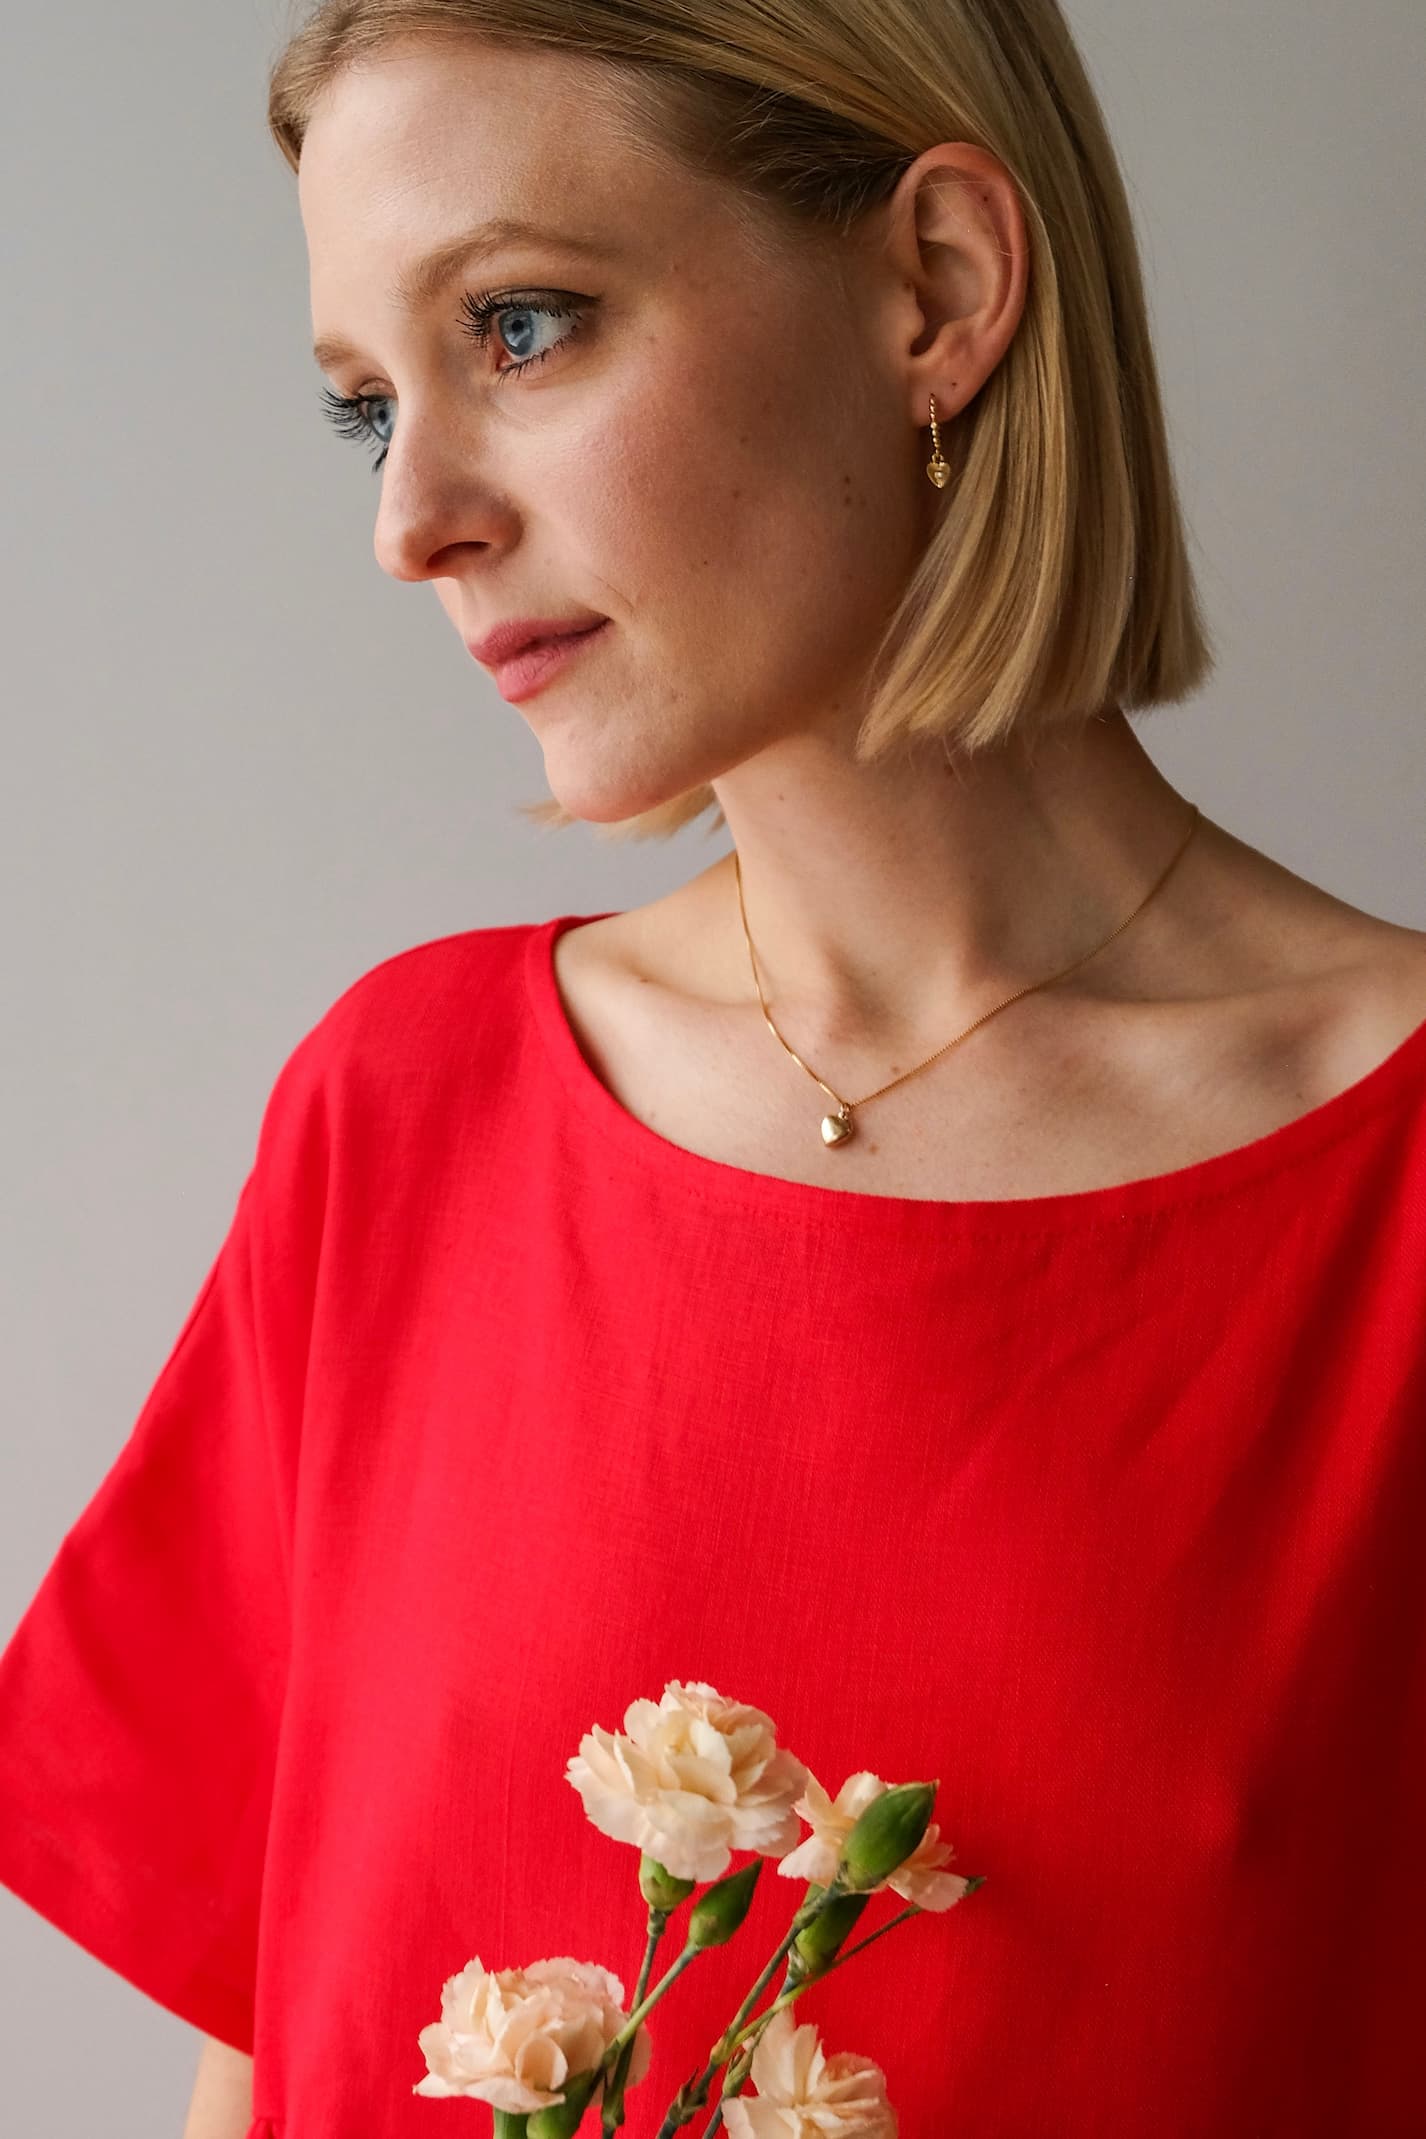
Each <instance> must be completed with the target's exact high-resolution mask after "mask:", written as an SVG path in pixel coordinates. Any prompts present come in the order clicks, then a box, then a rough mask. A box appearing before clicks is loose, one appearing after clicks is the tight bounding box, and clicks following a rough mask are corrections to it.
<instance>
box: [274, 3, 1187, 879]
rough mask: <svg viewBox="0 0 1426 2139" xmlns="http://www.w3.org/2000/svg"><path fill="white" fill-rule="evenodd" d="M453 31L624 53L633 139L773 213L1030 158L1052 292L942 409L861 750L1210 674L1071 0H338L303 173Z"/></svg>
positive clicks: (1121, 217) (286, 99)
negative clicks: (928, 527)
mask: <svg viewBox="0 0 1426 2139" xmlns="http://www.w3.org/2000/svg"><path fill="white" fill-rule="evenodd" d="M429 37H455V38H461V39H468V38H473V39H477V40H484V41H486V42H489V43H498V44H500V45H502V46H506V47H512V46H513V47H526V48H529V47H541V48H549V47H556V48H558V49H559V50H561V51H563V52H567V53H571V54H574V55H576V56H581V57H585V58H588V59H591V60H598V61H601V62H603V64H604V65H605V67H606V68H607V69H608V82H609V89H610V94H611V99H612V108H613V109H615V110H616V111H617V113H618V114H619V117H620V120H621V123H623V124H625V125H627V126H628V127H629V128H630V129H631V130H632V134H631V137H632V138H635V139H638V140H640V141H642V142H643V143H645V144H648V145H652V146H653V147H654V148H655V149H656V150H657V151H660V152H662V153H668V154H672V155H674V156H675V157H678V158H681V159H683V160H684V161H686V162H687V163H688V164H689V165H690V166H692V167H694V168H696V169H698V170H699V171H700V172H703V173H705V174H708V175H712V176H715V177H718V178H721V179H724V180H725V181H727V182H728V183H729V184H730V185H731V186H732V187H733V188H734V189H735V190H736V191H737V193H738V194H739V195H740V196H741V207H742V209H743V211H744V212H745V216H746V221H747V225H748V228H749V229H750V231H753V232H756V231H757V230H758V229H759V228H762V229H766V230H773V231H778V232H786V233H788V234H795V232H796V230H797V229H798V228H808V227H812V228H816V229H819V230H822V231H827V230H835V231H840V232H843V233H846V232H848V231H849V230H850V229H851V228H852V227H853V226H854V224H855V222H856V219H857V217H858V216H859V215H860V214H861V213H862V211H863V210H865V209H868V208H870V207H873V206H874V205H876V204H877V203H878V202H880V201H883V200H885V199H886V198H887V196H888V195H889V194H890V193H891V192H892V191H893V190H894V188H895V185H896V182H897V180H898V178H899V177H900V176H901V174H902V172H903V171H904V170H905V169H906V168H907V166H908V165H909V164H910V163H912V162H914V160H915V158H916V157H917V156H918V155H920V154H921V152H922V151H923V150H924V149H925V148H928V147H930V146H933V145H934V144H936V143H938V142H941V141H951V142H954V141H966V142H970V143H973V144H974V145H976V146H977V147H979V148H982V149H986V150H989V151H990V152H991V153H992V154H993V155H995V156H996V157H998V158H999V159H1000V161H1001V162H1002V163H1003V164H1004V165H1005V167H1006V168H1007V170H1008V171H1009V172H1010V173H1011V175H1012V176H1013V178H1014V180H1015V182H1016V185H1017V186H1018V188H1019V191H1020V197H1021V201H1022V204H1023V207H1024V211H1025V220H1026V227H1027V232H1028V237H1029V242H1030V249H1031V257H1030V274H1029V289H1028V293H1027V297H1026V303H1025V311H1024V315H1023V317H1022V319H1021V321H1020V324H1019V326H1018V328H1017V330H1016V333H1015V336H1014V339H1013V340H1012V342H1011V344H1010V346H1009V348H1008V349H1007V350H1006V352H1005V355H1004V356H1003V358H1002V360H1001V362H1000V363H999V364H998V365H997V367H996V369H995V370H994V372H993V373H992V374H991V376H990V377H989V378H988V379H987V380H986V382H985V384H984V385H983V387H982V388H981V390H980V392H979V393H978V394H977V395H976V396H975V398H974V399H973V400H972V402H971V403H970V404H969V406H968V407H966V408H965V409H963V410H961V411H960V412H959V413H958V414H957V415H956V416H955V418H954V420H953V421H952V422H950V423H948V424H946V425H945V426H943V428H942V434H941V437H942V451H943V452H944V453H945V455H946V458H947V459H948V460H949V461H950V463H951V469H952V477H951V481H950V483H949V484H948V486H947V489H946V491H945V493H944V496H945V510H944V512H943V513H942V514H941V515H940V516H939V518H938V520H937V523H936V527H935V531H934V533H933V535H932V536H931V538H930V540H929V541H928V543H927V544H926V547H925V549H924V551H923V553H922V554H921V556H920V557H919V558H918V560H917V563H916V566H915V569H914V571H913V572H912V573H911V575H910V577H909V580H908V583H907V585H906V587H905V589H904V592H903V594H902V598H901V600H900V603H899V604H898V606H897V607H896V609H895V611H894V613H893V615H892V616H891V619H890V621H889V624H888V626H887V628H886V630H885V632H884V634H883V637H882V640H881V642H880V645H879V646H878V648H877V649H876V650H875V654H874V659H873V663H872V669H871V672H870V684H871V695H870V700H869V704H868V707H867V711H866V715H865V718H864V720H863V723H862V727H861V731H860V733H859V735H858V738H857V745H856V748H857V756H858V759H859V760H860V761H861V762H869V761H870V760H872V759H873V758H877V757H880V756H881V755H882V754H883V753H886V752H889V751H891V750H894V749H896V748H898V747H901V748H905V747H907V746H908V745H909V744H911V743H913V742H915V741H917V740H920V739H925V738H940V739H941V740H942V743H943V746H944V747H945V748H946V749H947V751H948V754H949V753H951V752H958V753H961V754H969V753H972V752H975V751H977V750H980V749H983V748H986V747H989V746H993V745H995V744H996V743H998V742H1002V741H1003V740H1004V739H1005V738H1007V737H1008V736H1009V735H1010V734H1011V732H1012V730H1013V731H1017V733H1021V734H1023V733H1026V732H1029V733H1031V734H1035V733H1038V732H1040V731H1043V730H1046V729H1048V728H1050V727H1053V726H1057V725H1059V724H1060V723H1064V722H1068V721H1076V720H1084V719H1087V718H1089V717H1092V716H1093V715H1095V714H1096V713H1099V712H1101V711H1103V710H1104V709H1105V708H1106V707H1111V706H1113V707H1117V708H1118V709H1119V710H1122V711H1131V710H1134V709H1138V708H1148V707H1151V706H1155V705H1164V704H1170V703H1173V702H1175V701H1178V700H1181V699H1184V698H1186V697H1188V696H1189V695H1190V694H1191V693H1192V692H1194V691H1195V690H1196V689H1197V688H1198V687H1199V686H1200V685H1201V684H1202V683H1203V682H1204V680H1205V679H1206V677H1207V676H1208V675H1209V674H1210V673H1211V671H1212V669H1213V666H1214V654H1213V652H1212V650H1211V645H1210V640H1209V636H1208V632H1207V629H1206V626H1205V624H1204V620H1203V617H1202V614H1201V612H1200V608H1199V603H1198V596H1197V590H1196V588H1195V585H1194V579H1193V574H1192V570H1191V567H1190V563H1189V559H1188V554H1187V547H1186V542H1185V532H1184V525H1183V519H1182V515H1181V511H1180V506H1179V501H1178V497H1177V494H1176V488H1175V483H1174V475H1173V469H1172V465H1171V461H1170V456H1169V449H1168V441H1167V436H1166V429H1165V422H1164V411H1163V405H1162V400H1161V395H1160V389H1159V381H1158V374H1157V366H1156V363H1155V358H1154V352H1153V347H1152V342H1151V339H1150V332H1149V321H1148V308H1147V304H1146V301H1145V295H1144V285H1143V275H1142V270H1141V267H1140V263H1139V257H1138V252H1137V247H1136V243H1135V237H1134V229H1133V221H1132V217H1131V213H1130V209H1129V203H1128V199H1127V196H1126V193H1125V188H1124V183H1123V179H1122V177H1121V175H1120V171H1119V166H1118V162H1117V159H1116V156H1115V153H1114V150H1113V147H1112V145H1111V142H1110V139H1109V134H1108V130H1107V128H1106V125H1105V122H1104V116H1103V113H1102V111H1101V109H1100V106H1099V103H1098V100H1097V98H1096V96H1095V93H1094V90H1093V88H1092V87H1091V84H1090V81H1089V77H1088V75H1087V73H1086V71H1085V67H1084V64H1083V62H1082V60H1081V58H1080V56H1079V53H1078V51H1077V49H1076V47H1075V44H1074V40H1073V38H1072V37H1071V35H1070V31H1069V27H1068V25H1067V23H1066V22H1065V19H1064V17H1063V15H1062V14H1061V12H1060V9H1059V7H1058V6H1057V5H1056V0H578V4H571V0H320V4H319V5H318V6H317V7H316V9H315V11H314V12H313V13H312V15H311V16H310V18H309V19H308V20H307V21H306V22H305V23H304V24H303V26H302V27H301V28H299V29H298V30H297V31H296V32H295V34H294V35H293V36H292V37H291V38H290V40H289V41H288V43H287V44H286V46H285V48H284V49H283V50H282V52H281V53H280V55H279V57H278V58H277V60H276V61H275V63H274V65H273V67H272V69H271V73H270V77H269V83H268V91H269V101H268V124H269V126H270V129H271V132H272V135H273V138H274V139H275V140H276V142H277V144H278V146H279V148H280V149H281V151H282V153H283V155H284V157H285V158H286V160H287V162H288V163H289V164H290V166H291V167H292V169H293V170H294V171H295V170H296V169H297V167H298V163H299V159H300V157H301V153H302V143H303V139H304V136H305V133H306V129H307V126H308V122H309V119H310V117H311V114H312V112H313V110H314V108H315V106H316V104H317V102H318V100H319V99H320V97H321V96H322V93H323V91H324V90H325V89H326V88H327V86H328V85H329V84H330V83H331V82H332V81H334V80H335V78H336V77H337V76H338V75H339V74H340V73H341V71H342V70H343V69H344V68H346V67H348V66H350V65H353V64H360V63H361V62H363V61H365V60H368V59H371V58H374V57H376V56H378V55H379V54H380V53H381V52H382V51H383V49H385V48H387V47H391V46H393V45H395V44H397V43H398V42H406V41H409V40H410V39H412V38H422V39H424V38H429ZM928 436H929V434H928ZM710 805H711V806H713V807H715V808H716V805H717V796H716V793H715V791H714V789H713V788H712V787H711V786H699V787H696V788H692V789H690V790H688V791H687V792H686V793H684V794H681V795H678V796H675V797H674V798H673V799H672V800H670V801H668V802H665V803H663V804H661V805H660V806H659V807H657V808H655V809H650V810H645V811H643V812H642V813H640V814H639V815H637V816H634V817H629V818H624V819H621V820H619V821H618V822H617V823H615V824H613V825H608V826H600V827H598V829H599V830H600V831H601V832H603V833H605V834H606V835H608V836H613V837H615V838H624V839H630V838H633V839H641V838H667V837H670V836H671V835H672V834H673V833H675V832H677V831H678V830H680V829H681V827H682V826H683V825H685V824H688V823H690V822H691V821H692V820H693V819H694V818H696V817H698V816H700V815H701V814H702V812H703V811H704V810H706V809H708V808H709V807H710ZM522 807H523V809H524V813H525V814H526V815H527V816H528V817H530V818H532V819H533V820H535V821H536V822H539V823H542V824H545V825H548V826H551V827H555V826H563V825H568V824H574V823H577V822H580V821H581V820H579V819H578V818H576V817H574V816H572V815H571V814H570V813H569V812H568V811H566V810H565V809H564V808H563V807H562V806H561V805H560V804H559V803H558V802H557V801H555V800H554V799H553V798H552V797H551V798H549V799H547V800H544V801H541V802H538V803H533V804H526V805H523V806H522ZM725 821H726V820H725V819H724V817H723V813H722V811H721V809H719V810H717V814H716V816H715V817H714V819H713V820H712V822H711V823H710V824H709V825H708V827H707V829H708V831H710V832H712V831H714V830H716V829H717V827H718V826H719V825H720V824H722V823H724V822H725Z"/></svg>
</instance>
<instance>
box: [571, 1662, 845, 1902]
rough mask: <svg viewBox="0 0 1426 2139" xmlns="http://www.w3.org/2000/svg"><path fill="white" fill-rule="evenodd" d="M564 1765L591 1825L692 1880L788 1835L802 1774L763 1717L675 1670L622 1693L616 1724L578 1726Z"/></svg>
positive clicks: (716, 1873) (715, 1874)
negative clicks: (657, 1687)
mask: <svg viewBox="0 0 1426 2139" xmlns="http://www.w3.org/2000/svg"><path fill="white" fill-rule="evenodd" d="M565 1774H566V1780H567V1781H568V1782H570V1783H572V1784H573V1786H574V1788H575V1789H576V1790H577V1791H578V1792H579V1794H580V1796H581V1798H582V1799H583V1800H584V1809H585V1811H586V1812H587V1813H588V1815H589V1817H590V1819H591V1820H592V1821H593V1822H594V1825H595V1826H596V1827H597V1828H598V1829H599V1831H600V1833H601V1834H606V1835H609V1836H610V1837H611V1838H612V1839H613V1840H614V1841H616V1842H632V1843H633V1844H634V1845H635V1847H636V1848H638V1849H640V1850H642V1851H643V1852H645V1853H646V1854H647V1855H648V1856H650V1857H653V1858H655V1859H656V1860H657V1862H658V1863H660V1864H662V1865H663V1866H664V1868H665V1870H667V1871H669V1872H672V1874H673V1876H674V1877H675V1878H676V1879H693V1880H704V1879H718V1878H721V1876H722V1874H723V1873H724V1872H725V1871H726V1870H727V1868H728V1863H729V1860H730V1858H731V1855H732V1852H733V1851H734V1850H735V1849H752V1850H756V1851H758V1853H759V1854H760V1855H762V1856H769V1857H771V1856H776V1855H778V1854H779V1852H780V1851H782V1850H785V1849H786V1848H787V1847H788V1846H789V1844H790V1843H792V1842H795V1841H796V1839H797V1835H798V1832H799V1830H798V1824H797V1814H796V1811H795V1810H794V1805H793V1800H794V1799H795V1798H796V1796H797V1793H798V1791H799V1790H801V1788H802V1786H803V1784H804V1783H805V1782H806V1780H807V1770H806V1768H805V1767H804V1766H803V1765H802V1762H801V1761H800V1760H795V1759H794V1758H793V1756H792V1754H791V1753H789V1752H786V1751H785V1750H783V1749H782V1748H780V1747H779V1745H778V1743H777V1737H776V1732H775V1729H774V1726H773V1722H772V1719H771V1717H770V1716H765V1715H764V1714H763V1712H762V1710H761V1709H760V1708H749V1707H747V1706H746V1705H745V1704H744V1703H743V1702H741V1701H726V1700H724V1698H723V1696H722V1695H721V1694H720V1693H717V1692H715V1690H714V1689H713V1687H711V1686H708V1685H705V1684H704V1683H703V1681H702V1680H683V1679H671V1680H670V1681H669V1683H668V1685H667V1686H665V1688H664V1690H663V1694H662V1696H661V1698H660V1699H659V1700H658V1701H657V1702H654V1701H631V1702H630V1704H629V1706H628V1707H627V1708H626V1709H625V1711H624V1729H623V1731H622V1732H610V1731H606V1730H600V1729H598V1728H596V1729H594V1730H592V1731H589V1732H587V1733H586V1734H585V1736H584V1737H583V1738H582V1739H581V1740H580V1744H579V1751H578V1753H576V1754H575V1755H574V1757H573V1758H572V1759H571V1760H570V1761H569V1763H568V1766H567V1768H566V1771H565Z"/></svg>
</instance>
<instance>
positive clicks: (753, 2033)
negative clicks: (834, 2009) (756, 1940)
mask: <svg viewBox="0 0 1426 2139" xmlns="http://www.w3.org/2000/svg"><path fill="white" fill-rule="evenodd" d="M923 1913H924V1912H923V1911H922V1910H921V1908H920V1907H919V1906H918V1905H917V1904H916V1903H915V1902H913V1903H912V1904H911V1906H910V1907H909V1908H907V1909H903V1910H902V1911H901V1914H900V1915H899V1916H893V1917H892V1918H891V1919H890V1921H889V1922H887V1923H884V1924H883V1925H882V1926H881V1928H880V1930H877V1931H873V1932H870V1933H869V1934H868V1936H867V1937H866V1938H864V1939H859V1940H858V1942H857V1944H856V1945H855V1946H849V1947H847V1949H846V1950H845V1952H843V1953H839V1954H838V1955H837V1957H836V1959H835V1960H833V1961H829V1962H828V1963H827V1966H826V1967H825V1968H822V1969H819V1970H818V1972H817V1974H816V1975H815V1976H804V1977H803V1978H802V1979H801V1981H800V1982H797V1983H793V1984H790V1985H789V1986H788V1988H787V1989H786V1990H785V1991H782V1992H780V1993H779V1995H778V1996H777V1997H776V1998H775V1999H774V2000H773V2002H772V2004H771V2005H770V2006H768V2007H767V2009H766V2011H765V2012H761V2013H757V2014H755V2015H754V2017H753V2018H752V2019H751V2020H750V2021H748V2022H747V2024H746V2026H744V2027H742V2028H740V2029H739V2030H738V2032H737V2034H736V2035H735V2036H734V2037H733V2045H734V2055H733V2057H732V2059H731V2060H730V2062H729V2065H728V2071H727V2076H726V2078H725V2080H724V2084H723V2091H722V2094H721V2095H720V2096H719V2099H718V2103H717V2106H716V2107H715V2109H714V2111H713V2114H712V2116H711V2117H710V2118H709V2120H708V2123H707V2124H706V2125H705V2126H704V2129H703V2132H702V2135H701V2139H712V2135H713V2134H714V2133H715V2132H716V2131H718V2130H719V2129H720V2127H721V2126H722V2123H723V2104H724V2102H726V2101H727V2100H728V2098H729V2097H730V2096H731V2095H735V2094H741V2093H742V2091H743V2086H744V2084H745V2082H746V2080H747V2077H748V2073H749V2070H750V2069H751V2066H752V2062H753V2052H754V2050H755V2049H756V2048H757V2046H758V2043H759V2042H760V2041H761V2040H762V2036H763V2033H764V2031H765V2029H766V2028H767V2026H768V2024H769V2023H770V2021H771V2020H772V2019H773V2017H774V2015H775V2014H777V2013H780V2012H782V2011H783V2010H784V2009H785V2008H786V2007H787V2006H789V2005H794V2004H795V2003H796V2001H797V2000H798V1999H799V1998H800V1997H801V1995H802V1993H803V1991H805V1990H807V1989H809V1988H810V1987H811V1985H812V1984H814V1983H820V1982H821V1981H822V1978H823V1977H824V1976H830V1975H831V1974H832V1972H833V1970H834V1969H837V1968H840V1967H841V1966H842V1963H843V1962H844V1961H850V1960H851V1958H852V1956H853V1955H854V1954H858V1953H860V1952H861V1951H862V1949H863V1947H866V1946H874V1945H875V1944H876V1941H877V1940H878V1939H879V1938H885V1936H886V1934H887V1932H888V1931H894V1930H895V1929H896V1926H897V1925H898V1924H904V1923H907V1922H909V1920H910V1919H911V1918H912V1917H913V1916H920V1915H922V1914H923ZM739 2044H741V2045H742V2048H741V2049H739V2048H738V2047H737V2046H738V2045H739Z"/></svg>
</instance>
